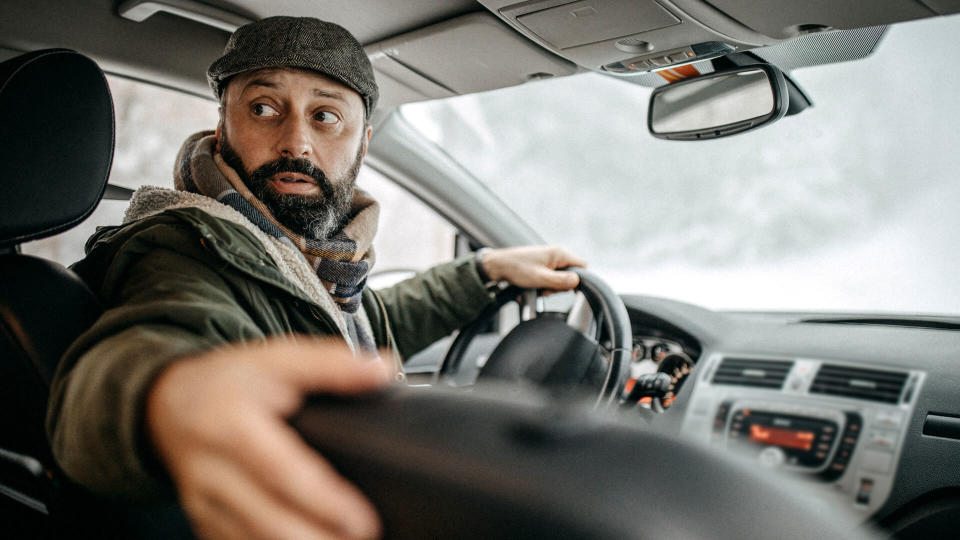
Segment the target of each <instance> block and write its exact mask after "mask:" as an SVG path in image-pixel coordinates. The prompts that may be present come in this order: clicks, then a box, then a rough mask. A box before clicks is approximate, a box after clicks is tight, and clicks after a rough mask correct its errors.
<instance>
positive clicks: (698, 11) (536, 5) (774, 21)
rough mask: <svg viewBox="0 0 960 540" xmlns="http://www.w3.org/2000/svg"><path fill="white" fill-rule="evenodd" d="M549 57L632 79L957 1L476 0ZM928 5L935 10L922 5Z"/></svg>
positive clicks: (942, 8)
mask: <svg viewBox="0 0 960 540" xmlns="http://www.w3.org/2000/svg"><path fill="white" fill-rule="evenodd" d="M479 2H480V3H481V4H483V5H484V6H486V7H487V9H489V10H490V11H492V12H493V13H496V14H497V15H498V16H500V18H501V19H503V20H504V21H506V22H507V23H509V24H510V25H511V26H513V27H514V28H515V29H517V30H518V31H520V32H522V33H524V34H525V35H526V36H528V37H529V38H530V39H532V40H534V41H536V42H537V43H539V44H540V45H542V46H543V47H545V48H547V49H548V50H550V51H553V52H554V53H556V54H558V55H560V56H562V57H564V58H567V59H569V60H570V61H572V62H574V63H576V64H578V65H580V66H583V67H585V68H587V69H591V70H602V71H608V72H611V73H618V74H626V75H629V74H635V73H642V72H646V71H651V70H657V69H663V68H667V67H672V66H677V65H680V64H685V63H690V62H693V61H699V60H706V59H709V58H714V57H717V56H721V55H724V54H727V53H730V52H736V51H743V50H747V49H752V48H755V47H759V46H764V45H772V44H774V43H777V42H779V41H782V40H786V39H791V38H794V37H797V36H800V35H804V34H810V33H815V32H823V31H830V30H834V29H845V28H859V27H867V26H876V25H882V24H888V23H892V22H896V21H903V20H909V19H916V18H922V17H930V16H934V15H938V14H945V13H952V12H956V11H960V1H958V0H939V1H937V2H927V3H926V4H923V3H920V2H915V1H914V0H885V1H883V2H859V3H858V2H836V1H835V0H815V1H812V2H796V1H795V0H769V1H766V2H763V3H757V2H752V1H749V0H710V2H705V1H702V0H528V1H524V2H517V1H516V0H479ZM928 6H934V7H928Z"/></svg>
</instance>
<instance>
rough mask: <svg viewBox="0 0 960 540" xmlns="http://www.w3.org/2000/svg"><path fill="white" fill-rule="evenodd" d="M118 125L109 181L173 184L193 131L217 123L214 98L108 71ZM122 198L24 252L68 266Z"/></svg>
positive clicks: (110, 220)
mask: <svg viewBox="0 0 960 540" xmlns="http://www.w3.org/2000/svg"><path fill="white" fill-rule="evenodd" d="M107 81H108V82H109V84H110V92H111V93H112V94H113V106H114V111H115V117H116V124H117V137H116V149H115V150H114V156H113V168H112V169H111V171H110V183H111V184H114V185H118V186H123V187H127V188H130V189H136V188H138V187H140V186H144V185H154V186H163V187H169V188H172V187H173V162H174V160H175V159H176V156H177V151H178V150H179V149H180V145H181V144H182V143H183V141H184V140H185V139H186V137H187V136H188V135H190V134H191V133H195V132H197V131H202V130H212V129H214V128H216V126H217V119H218V116H217V103H216V102H215V101H213V100H211V99H203V98H200V97H197V96H191V95H187V94H184V93H181V92H177V91H174V90H168V89H166V88H160V87H157V86H153V85H151V84H147V83H143V82H139V81H133V80H129V79H124V78H121V77H114V76H107ZM126 208H127V202H126V201H110V200H104V201H101V202H100V204H99V206H97V209H96V210H94V212H93V214H92V215H91V216H90V217H88V218H87V219H86V221H84V222H83V223H81V224H80V225H78V226H76V227H74V228H72V229H70V230H68V231H66V232H64V233H61V234H59V235H56V236H53V237H50V238H44V239H43V240H38V241H36V242H29V243H26V244H24V245H23V246H22V250H23V252H24V253H28V254H31V255H36V256H39V257H44V258H46V259H51V260H54V261H57V262H58V263H60V264H63V265H65V266H66V265H70V264H73V263H74V262H76V261H78V260H80V259H82V258H83V255H84V251H83V246H84V244H85V243H86V240H87V238H89V237H90V235H91V234H93V232H94V231H95V230H96V228H97V227H100V226H104V225H117V224H119V223H120V222H121V221H122V220H123V213H124V210H126Z"/></svg>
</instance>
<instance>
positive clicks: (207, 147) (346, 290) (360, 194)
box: [174, 131, 380, 349]
mask: <svg viewBox="0 0 960 540" xmlns="http://www.w3.org/2000/svg"><path fill="white" fill-rule="evenodd" d="M215 147H216V138H215V137H214V135H213V132H212V131H202V132H200V133H196V134H194V135H192V136H190V137H189V138H188V139H187V141H186V142H185V143H184V145H183V147H182V148H181V149H180V154H179V155H178V156H177V167H176V170H175V171H174V186H175V187H176V188H177V189H178V190H181V191H189V192H193V193H198V194H200V195H205V196H207V197H210V198H213V199H216V200H217V201H218V202H220V203H222V204H225V205H227V206H230V207H231V208H233V209H235V210H236V211H238V212H240V213H241V214H243V216H244V217H246V218H247V219H249V220H250V221H251V222H252V223H253V224H254V225H256V226H257V227H258V228H259V229H260V230H262V231H263V232H264V233H265V234H267V235H269V236H272V237H274V238H277V239H279V240H281V241H282V242H286V243H289V244H290V245H292V246H293V247H295V248H297V249H298V250H299V251H300V253H302V254H303V256H304V258H306V260H307V262H308V263H309V264H310V267H311V268H313V270H314V272H316V273H317V277H318V278H320V281H321V282H322V283H323V285H324V288H325V289H326V290H327V292H329V293H330V296H331V297H332V298H333V299H334V301H336V302H337V306H339V308H340V310H341V311H342V312H344V314H345V317H346V319H347V322H348V324H347V327H348V328H349V329H350V333H351V334H354V333H355V332H356V333H357V334H358V335H351V337H353V338H355V342H356V343H359V344H361V345H362V346H364V348H368V349H370V348H373V345H372V340H371V339H370V338H369V336H366V335H365V332H363V330H362V329H361V327H360V326H359V325H358V324H356V321H355V320H353V317H352V315H353V314H354V313H356V312H357V310H358V309H359V307H360V300H361V293H362V292H363V288H364V286H365V285H366V283H367V274H368V273H369V272H370V268H371V267H372V266H373V263H374V260H375V259H374V254H373V245H372V243H373V236H374V234H375V233H376V231H377V221H378V220H379V216H380V206H379V205H378V204H377V202H376V201H375V200H374V199H373V198H372V197H370V195H369V194H367V193H366V192H364V191H363V190H361V189H356V190H355V191H354V196H353V205H352V208H351V216H352V217H351V218H350V221H349V222H348V223H347V224H346V225H345V226H344V227H343V229H342V230H340V231H339V232H337V233H336V234H334V235H333V236H332V237H330V238H328V239H320V240H315V239H313V238H307V237H305V236H302V235H299V234H296V233H294V232H293V231H291V230H290V229H288V228H286V227H285V226H283V225H282V224H280V222H278V221H277V220H276V218H275V217H273V214H272V213H271V212H270V210H269V209H268V208H267V207H266V205H265V204H263V202H261V201H260V200H259V199H257V198H256V197H254V196H253V193H251V192H250V189H249V188H247V186H246V184H244V183H243V181H242V180H241V179H240V176H239V175H238V174H237V172H236V171H235V170H233V169H232V168H231V167H230V166H229V165H227V164H226V163H225V162H224V161H223V158H222V157H220V154H219V153H216V152H215V151H214V148H215Z"/></svg>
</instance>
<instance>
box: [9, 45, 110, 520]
mask: <svg viewBox="0 0 960 540" xmlns="http://www.w3.org/2000/svg"><path fill="white" fill-rule="evenodd" d="M113 146H114V116H113V100H112V99H111V96H110V90H109V87H108V86H107V81H106V78H105V77H104V75H103V72H102V71H101V70H100V68H99V67H97V65H96V63H94V62H93V61H92V60H90V59H89V58H87V57H85V56H83V55H81V54H79V53H76V52H74V51H70V50H66V49H50V50H42V51H36V52H32V53H28V54H24V55H22V56H18V57H16V58H13V59H11V60H8V61H6V62H3V63H2V64H0V193H2V195H0V197H2V199H0V205H2V207H0V519H3V522H2V523H3V524H2V530H3V531H4V535H5V536H8V535H9V536H8V537H24V538H27V537H29V538H37V537H41V536H46V535H47V534H49V532H50V531H49V527H50V526H51V525H50V523H51V519H50V516H49V514H50V513H51V512H52V506H51V505H52V504H55V502H54V499H55V494H56V493H55V492H56V491H57V486H58V480H59V475H58V473H57V467H56V464H55V463H54V461H53V458H52V456H51V453H50V450H49V445H48V443H47V438H46V435H45V432H44V417H45V414H46V406H47V397H48V391H49V386H50V379H51V377H52V376H53V373H54V371H55V369H56V367H57V363H58V362H59V360H60V357H61V356H62V355H63V353H64V351H65V350H66V349H67V347H69V345H70V344H71V343H72V342H73V340H74V339H75V338H76V337H77V336H79V334H80V333H82V332H83V331H84V330H86V329H87V328H89V327H90V326H91V325H92V324H93V322H94V321H95V320H96V318H97V317H98V316H99V315H100V313H101V311H102V310H101V307H100V304H99V302H98V301H97V299H96V297H95V296H94V295H93V293H92V292H91V291H90V290H89V289H88V288H87V286H86V285H85V284H84V283H83V282H82V281H81V280H80V279H79V278H78V277H77V276H76V275H75V274H74V273H73V272H71V271H70V270H67V269H66V268H64V267H62V266H60V265H59V264H57V263H54V262H51V261H48V260H45V259H41V258H37V257H32V256H27V255H23V254H21V253H20V249H19V246H20V244H21V243H23V242H27V241H30V240H37V239H40V238H45V237H48V236H52V235H54V234H57V233H60V232H62V231H64V230H66V229H69V228H71V227H73V226H74V225H76V224H78V223H80V222H81V221H83V220H84V219H86V218H87V217H88V216H89V215H90V214H91V213H92V212H93V210H94V208H96V206H97V204H98V203H99V201H100V199H101V197H102V196H103V193H104V189H105V187H106V184H107V177H108V176H109V173H110V166H111V163H112V161H113Z"/></svg>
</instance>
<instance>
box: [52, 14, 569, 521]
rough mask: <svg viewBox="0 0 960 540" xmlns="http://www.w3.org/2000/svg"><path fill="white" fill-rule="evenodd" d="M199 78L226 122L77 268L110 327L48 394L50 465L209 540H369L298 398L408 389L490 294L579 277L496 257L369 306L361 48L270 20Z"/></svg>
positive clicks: (521, 256)
mask: <svg viewBox="0 0 960 540" xmlns="http://www.w3.org/2000/svg"><path fill="white" fill-rule="evenodd" d="M208 78H209V80H210V83H211V86H212V87H213V90H214V92H215V93H216V94H217V96H218V97H219V98H220V104H221V107H220V122H219V124H218V126H217V128H216V131H214V132H207V133H200V134H197V135H194V136H192V137H190V138H189V139H188V140H187V142H186V143H185V144H184V146H183V149H182V150H181V152H180V156H179V157H178V165H177V168H176V178H175V180H176V181H175V184H176V186H177V190H166V189H160V188H143V189H141V190H139V191H138V192H137V193H136V194H135V195H134V197H133V198H132V199H131V204H130V208H129V209H128V211H127V215H126V217H125V220H124V224H123V225H122V226H119V227H112V228H106V229H103V230H100V231H98V233H97V234H96V235H94V237H93V238H91V239H90V241H89V242H88V245H87V248H88V249H87V258H86V259H84V260H83V261H81V262H80V263H78V264H77V265H75V267H74V269H75V270H76V271H77V273H78V274H80V275H81V276H82V277H83V278H84V279H85V280H86V281H87V282H88V284H90V286H91V288H92V289H93V290H94V291H96V292H97V293H98V295H99V296H100V298H101V300H102V301H103V303H104V305H105V307H106V308H107V310H106V312H105V313H104V315H103V316H102V317H101V318H100V320H99V321H98V322H97V323H96V324H95V325H94V327H93V328H91V329H90V330H89V331H88V332H87V333H85V334H84V335H83V336H81V338H80V339H78V341H77V342H76V343H75V344H74V345H73V346H72V347H71V349H70V350H69V351H68V352H67V354H66V355H65V357H64V359H63V361H62V362H61V365H60V368H59V371H58V373H57V375H56V377H55V380H54V383H53V387H52V390H51V402H50V407H49V415H48V430H49V432H50V439H51V445H52V448H53V451H54V454H55V456H56V457H57V460H58V462H59V463H60V464H61V466H62V468H63V469H64V471H65V472H66V473H67V474H68V475H70V476H71V477H73V478H74V479H76V480H77V481H79V482H80V483H82V484H84V485H86V486H87V487H89V488H90V489H93V490H94V491H97V492H99V493H103V494H108V495H113V496H122V497H127V498H137V499H141V500H143V499H146V500H162V499H163V498H164V497H173V496H174V495H176V496H177V497H179V500H180V502H181V504H182V506H183V508H184V509H185V511H186V513H187V515H188V517H189V518H190V519H191V522H192V524H193V526H194V528H195V530H196V531H197V532H198V533H199V534H200V535H201V536H204V537H222V538H235V537H249V536H253V537H270V538H314V537H317V538H319V537H344V538H367V537H373V536H376V535H377V534H378V531H379V524H378V520H377V517H376V512H375V510H374V509H373V508H372V507H371V505H370V503H369V502H368V501H367V500H366V499H365V498H364V497H363V495H362V494H360V493H359V491H358V490H357V489H356V488H355V487H354V486H352V485H351V484H349V483H348V482H347V481H346V480H344V479H343V478H342V477H340V476H339V475H338V474H337V473H336V472H335V471H334V470H333V468H332V467H331V466H330V465H329V464H328V463H327V462H325V461H324V460H323V459H322V457H321V456H319V455H317V454H316V453H315V452H313V451H312V450H311V449H310V448H308V447H307V446H306V445H305V444H304V443H303V442H302V440H300V439H299V437H298V436H297V435H296V433H295V432H293V430H292V429H291V428H290V427H289V426H288V425H287V424H286V423H285V419H286V418H287V417H289V416H290V415H292V414H293V413H294V412H295V411H296V409H297V408H298V407H299V406H300V404H301V402H302V400H303V398H304V396H305V395H306V394H308V393H310V392H320V391H323V392H340V393H353V392H363V391H369V390H373V389H376V388H379V387H380V386H382V385H384V384H386V382H387V381H388V380H389V379H391V378H398V377H401V376H402V366H401V365H400V359H401V358H402V357H404V356H409V355H411V354H413V353H415V352H416V351H417V350H419V349H422V348H423V347H425V346H426V345H428V344H429V343H431V342H433V341H434V340H436V339H438V338H439V337H441V336H443V335H446V334H448V333H449V332H450V331H452V330H453V329H455V328H457V327H459V326H461V325H462V324H464V323H465V322H467V321H469V320H470V319H472V318H473V317H474V316H475V315H476V314H477V313H478V312H479V311H480V310H481V309H482V308H483V307H485V306H486V305H487V304H488V303H489V301H490V294H489V292H488V290H487V289H486V288H485V282H488V281H498V280H507V281H510V282H512V283H514V284H516V285H520V286H523V287H538V288H546V289H554V290H566V289H570V288H572V287H574V286H576V284H577V277H576V275H575V274H573V273H570V272H561V271H556V270H555V269H556V268H560V267H565V266H569V265H582V264H583V261H581V260H580V259H578V258H576V257H573V256H572V255H570V254H568V253H566V252H565V251H563V250H561V249H558V248H544V247H528V248H515V249H507V250H490V251H487V252H486V253H485V255H484V256H483V257H482V258H477V259H473V258H464V259H460V260H457V261H453V262H452V263H448V264H445V265H440V266H438V267H436V268H433V269H431V270H430V271H428V272H426V273H424V274H422V275H420V276H417V277H415V278H413V279H411V280H408V281H406V282H404V283H401V284H399V285H397V286H395V287H392V288H390V289H386V290H383V291H379V292H374V291H372V290H369V289H368V288H366V287H365V286H364V284H365V278H366V275H367V273H368V272H369V270H370V266H371V265H372V263H373V256H372V250H371V247H370V246H371V243H372V240H373V235H374V232H375V230H376V220H377V206H376V202H375V201H374V200H373V199H372V198H371V197H370V196H369V195H367V194H366V193H364V192H362V191H360V190H358V189H355V186H354V182H355V179H356V175H357V171H358V169H359V166H360V163H361V160H362V159H363V157H364V156H365V154H366V151H367V144H368V142H369V140H370V135H371V128H370V126H369V119H370V115H371V113H372V112H373V109H374V107H375V106H376V101H377V86H376V82H375V81H374V78H373V72H372V69H371V66H370V64H369V62H368V60H367V58H366V56H365V54H364V53H363V50H362V48H361V46H360V44H359V43H358V42H357V41H356V40H355V39H354V38H353V36H351V35H350V34H349V33H347V32H346V31H345V30H344V29H342V28H340V27H339V26H336V25H333V24H330V23H324V22H321V21H318V20H316V19H307V18H289V17H273V18H269V19H265V20H262V21H258V22H256V23H252V24H250V25H247V26H245V27H243V28H241V29H239V30H238V31H237V32H236V33H235V34H234V35H233V36H232V37H231V39H230V41H229V42H228V44H227V47H226V49H225V51H224V55H223V57H221V58H220V59H218V60H217V61H216V62H214V63H213V64H212V65H211V67H210V70H209V72H208ZM312 336H330V337H327V338H324V339H321V338H318V337H312ZM378 347H386V349H381V350H380V353H379V358H380V359H382V360H384V361H383V362H380V361H376V358H377V348H378Z"/></svg>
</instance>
